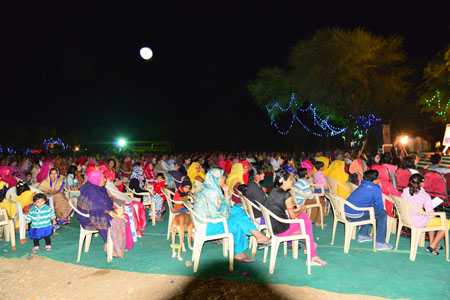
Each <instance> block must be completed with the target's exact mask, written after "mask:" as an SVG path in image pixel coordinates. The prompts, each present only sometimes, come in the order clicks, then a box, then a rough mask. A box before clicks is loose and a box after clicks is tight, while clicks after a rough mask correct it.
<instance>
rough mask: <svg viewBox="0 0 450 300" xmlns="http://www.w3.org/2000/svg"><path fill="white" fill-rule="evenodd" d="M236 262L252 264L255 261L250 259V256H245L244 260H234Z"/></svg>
mask: <svg viewBox="0 0 450 300" xmlns="http://www.w3.org/2000/svg"><path fill="white" fill-rule="evenodd" d="M234 260H236V262H242V263H253V262H255V260H254V259H253V258H251V257H250V256H246V257H245V258H236V257H235V258H234Z"/></svg>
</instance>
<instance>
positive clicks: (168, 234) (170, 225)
mask: <svg viewBox="0 0 450 300" xmlns="http://www.w3.org/2000/svg"><path fill="white" fill-rule="evenodd" d="M173 218H174V216H173V214H172V212H171V211H169V222H168V224H167V240H169V238H170V228H171V227H172V222H173Z"/></svg>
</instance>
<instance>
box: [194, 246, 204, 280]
mask: <svg viewBox="0 0 450 300" xmlns="http://www.w3.org/2000/svg"><path fill="white" fill-rule="evenodd" d="M202 247H203V241H201V242H200V243H199V244H198V246H197V249H195V247H194V251H195V260H194V273H196V272H197V269H198V263H199V262H200V254H201V253H202Z"/></svg>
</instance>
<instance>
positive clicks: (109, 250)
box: [106, 229, 114, 262]
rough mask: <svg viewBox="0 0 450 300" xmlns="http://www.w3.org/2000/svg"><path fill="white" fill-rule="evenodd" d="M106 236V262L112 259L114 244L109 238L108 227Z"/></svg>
mask: <svg viewBox="0 0 450 300" xmlns="http://www.w3.org/2000/svg"><path fill="white" fill-rule="evenodd" d="M107 234H108V238H107V239H106V241H107V242H106V260H107V261H108V262H112V259H113V252H114V245H113V241H112V238H111V231H110V229H108V233H107Z"/></svg>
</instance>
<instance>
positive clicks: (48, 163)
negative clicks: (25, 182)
mask: <svg viewBox="0 0 450 300" xmlns="http://www.w3.org/2000/svg"><path fill="white" fill-rule="evenodd" d="M53 166H54V164H53V162H52V161H50V160H47V161H44V163H43V164H42V167H41V171H40V172H39V174H38V175H37V176H36V181H37V182H38V183H40V182H41V181H42V180H44V179H45V178H47V176H48V172H49V171H50V169H51V168H53Z"/></svg>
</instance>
